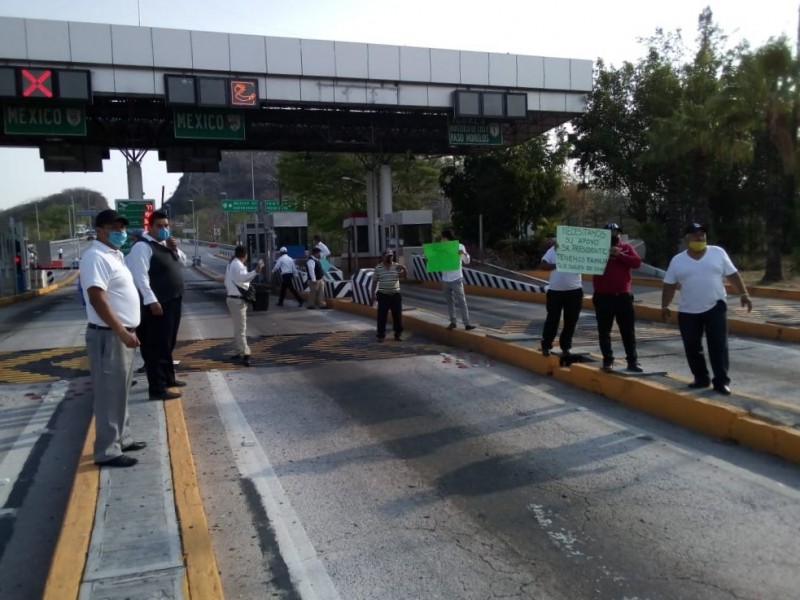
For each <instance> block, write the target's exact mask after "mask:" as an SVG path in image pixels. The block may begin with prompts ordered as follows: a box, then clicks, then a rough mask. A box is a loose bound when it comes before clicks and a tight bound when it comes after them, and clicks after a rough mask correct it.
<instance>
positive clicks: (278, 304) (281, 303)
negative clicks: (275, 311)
mask: <svg viewBox="0 0 800 600" xmlns="http://www.w3.org/2000/svg"><path fill="white" fill-rule="evenodd" d="M275 306H283V302H278V303H277V304H276V305H275Z"/></svg>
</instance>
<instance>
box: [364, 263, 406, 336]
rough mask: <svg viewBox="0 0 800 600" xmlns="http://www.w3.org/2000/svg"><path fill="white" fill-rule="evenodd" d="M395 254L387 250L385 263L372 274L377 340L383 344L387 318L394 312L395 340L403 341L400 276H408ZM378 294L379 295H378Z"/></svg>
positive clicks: (372, 300)
mask: <svg viewBox="0 0 800 600" xmlns="http://www.w3.org/2000/svg"><path fill="white" fill-rule="evenodd" d="M393 258H394V253H393V252H392V251H391V250H389V249H387V250H386V251H385V252H384V253H383V261H382V262H380V263H379V264H378V266H376V267H375V270H374V271H373V273H372V294H371V296H370V304H374V303H375V299H376V298H377V300H378V332H377V336H376V337H377V338H378V341H379V342H382V341H383V340H384V339H385V338H386V317H387V315H388V314H389V311H390V310H391V311H392V325H393V327H394V339H395V340H397V341H398V342H401V341H403V335H402V334H403V297H402V296H401V295H400V275H403V276H405V275H406V274H407V272H406V268H405V267H404V266H403V265H400V264H397V263H396V262H394V260H393ZM376 292H377V293H376Z"/></svg>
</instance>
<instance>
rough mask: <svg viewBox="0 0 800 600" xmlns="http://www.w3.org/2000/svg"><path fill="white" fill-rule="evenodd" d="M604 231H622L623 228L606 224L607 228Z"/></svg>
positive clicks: (614, 224)
mask: <svg viewBox="0 0 800 600" xmlns="http://www.w3.org/2000/svg"><path fill="white" fill-rule="evenodd" d="M603 229H610V230H611V231H614V230H615V229H616V230H617V231H622V227H620V226H619V225H617V224H616V223H606V226H605V227H603Z"/></svg>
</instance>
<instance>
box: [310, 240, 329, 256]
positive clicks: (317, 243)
mask: <svg viewBox="0 0 800 600" xmlns="http://www.w3.org/2000/svg"><path fill="white" fill-rule="evenodd" d="M312 247H314V248H319V257H320V258H324V259H325V260H328V257H329V256H330V255H331V251H330V248H328V247H327V246H326V245H325V243H324V242H323V241H322V238H321V237H320V236H318V235H315V236H314V243H313V244H312Z"/></svg>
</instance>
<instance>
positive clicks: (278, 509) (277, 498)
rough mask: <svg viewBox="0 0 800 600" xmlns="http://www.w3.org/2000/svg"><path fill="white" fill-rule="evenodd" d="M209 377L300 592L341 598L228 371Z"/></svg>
mask: <svg viewBox="0 0 800 600" xmlns="http://www.w3.org/2000/svg"><path fill="white" fill-rule="evenodd" d="M208 380H209V382H210V384H211V392H212V394H213V396H214V401H215V402H216V404H217V410H218V411H219V416H220V418H221V419H222V424H223V426H224V427H225V433H226V434H227V436H228V444H229V445H230V447H231V451H232V452H233V454H234V456H235V457H236V466H237V468H238V469H239V474H240V475H241V476H242V477H245V478H247V479H249V480H251V481H252V482H253V485H254V486H255V488H256V490H257V491H258V495H259V497H260V498H261V504H262V505H263V506H264V510H265V511H266V513H267V517H268V518H269V520H270V523H271V524H272V527H273V529H274V530H275V537H276V539H277V541H278V547H279V548H280V552H281V556H282V557H283V560H284V562H285V563H286V566H287V568H288V569H289V576H290V578H291V580H292V583H293V584H294V586H295V589H296V590H297V593H298V594H299V595H300V597H301V598H303V600H341V597H340V596H339V592H338V591H337V590H336V587H335V586H334V584H333V581H332V580H331V578H330V576H329V575H328V572H327V571H326V570H325V567H324V565H323V564H322V561H320V559H319V557H318V556H317V551H316V550H315V549H314V546H313V544H312V543H311V540H309V539H308V534H307V533H306V530H305V529H304V528H303V526H302V524H301V523H300V518H299V516H298V515H297V513H296V512H295V510H294V508H293V507H292V505H291V502H290V501H289V498H288V497H287V495H286V492H285V491H284V489H283V486H282V485H281V482H280V480H279V479H278V476H277V474H276V473H275V471H274V470H273V468H272V464H270V462H269V458H268V457H267V455H266V453H265V452H264V449H263V448H262V447H261V444H259V443H258V438H257V437H256V435H255V434H254V433H253V430H252V429H251V428H250V424H249V423H248V422H247V419H246V418H245V416H244V415H243V414H242V411H241V410H240V409H239V405H238V404H237V403H236V400H235V399H234V397H233V394H232V393H231V390H230V388H229V387H228V384H227V382H226V381H225V377H224V375H223V374H222V373H220V372H218V371H217V372H210V373H209V374H208Z"/></svg>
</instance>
